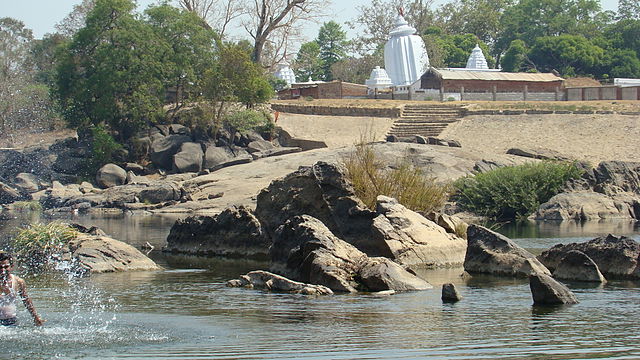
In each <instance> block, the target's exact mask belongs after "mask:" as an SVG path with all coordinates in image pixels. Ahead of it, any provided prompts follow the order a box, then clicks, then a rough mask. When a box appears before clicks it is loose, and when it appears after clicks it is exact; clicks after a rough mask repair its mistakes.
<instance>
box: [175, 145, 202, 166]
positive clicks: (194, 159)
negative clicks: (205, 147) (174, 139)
mask: <svg viewBox="0 0 640 360" xmlns="http://www.w3.org/2000/svg"><path fill="white" fill-rule="evenodd" d="M203 156H204V153H203V152H202V146H201V145H200V144H198V143H193V142H186V143H183V144H182V145H181V146H180V151H178V152H177V153H176V154H175V155H173V171H175V172H178V173H185V172H199V171H200V170H202V158H203Z"/></svg>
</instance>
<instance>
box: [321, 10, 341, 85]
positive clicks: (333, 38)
mask: <svg viewBox="0 0 640 360" xmlns="http://www.w3.org/2000/svg"><path fill="white" fill-rule="evenodd" d="M316 42H317V43H318V46H319V47H320V58H321V59H322V72H323V76H322V80H324V81H331V80H333V74H332V73H331V66H333V64H335V63H337V62H338V61H340V60H341V59H342V58H343V57H344V56H345V47H346V45H347V34H346V33H345V32H344V31H343V30H342V27H341V26H340V25H339V24H338V23H337V22H335V21H329V22H326V23H324V24H323V25H322V27H321V28H320V31H319V32H318V38H317V39H316Z"/></svg>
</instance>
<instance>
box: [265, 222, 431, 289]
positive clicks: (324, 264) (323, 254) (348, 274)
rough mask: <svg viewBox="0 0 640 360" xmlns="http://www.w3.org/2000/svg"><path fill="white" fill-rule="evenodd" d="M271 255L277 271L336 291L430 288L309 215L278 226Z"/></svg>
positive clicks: (424, 282) (273, 266)
mask: <svg viewBox="0 0 640 360" xmlns="http://www.w3.org/2000/svg"><path fill="white" fill-rule="evenodd" d="M270 254H271V261H272V268H273V269H274V271H275V272H278V273H282V274H284V275H285V276H287V277H290V278H292V279H295V280H298V281H302V282H307V283H312V284H320V285H324V286H327V287H329V288H330V289H331V290H333V291H337V292H356V291H358V290H363V291H380V290H398V291H400V290H423V289H428V288H431V285H429V284H428V283H427V282H426V281H424V280H422V279H420V278H418V277H416V276H415V275H413V274H411V273H409V272H407V271H406V270H404V269H403V268H402V267H400V266H398V265H397V264H395V263H393V262H391V261H390V260H388V259H382V258H369V257H368V256H367V255H366V254H364V253H363V252H361V251H359V250H358V249H356V248H355V247H354V246H352V245H350V244H348V243H347V242H345V241H343V240H341V239H339V238H337V237H336V236H335V235H334V234H333V233H331V231H330V230H329V229H328V228H327V227H326V226H325V225H324V224H323V223H322V222H320V221H319V220H318V219H315V218H313V217H311V216H308V215H303V216H296V217H293V218H292V219H290V220H289V221H287V222H286V223H285V224H283V225H282V226H281V227H279V228H278V230H277V232H276V235H275V238H274V243H273V245H272V247H271V251H270Z"/></svg>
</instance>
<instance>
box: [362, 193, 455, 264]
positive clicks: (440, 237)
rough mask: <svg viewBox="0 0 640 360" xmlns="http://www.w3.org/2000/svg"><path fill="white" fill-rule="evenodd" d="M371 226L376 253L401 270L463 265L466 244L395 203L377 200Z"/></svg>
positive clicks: (386, 199) (393, 201)
mask: <svg viewBox="0 0 640 360" xmlns="http://www.w3.org/2000/svg"><path fill="white" fill-rule="evenodd" d="M376 212H377V213H378V214H380V215H378V216H377V217H376V218H375V219H374V220H373V224H372V228H373V230H372V231H373V237H372V243H375V244H376V245H377V246H378V249H376V251H375V252H376V253H379V254H381V255H382V256H385V257H388V258H389V259H392V260H394V261H395V262H397V263H398V264H401V265H403V266H422V267H447V266H457V265H462V263H463V262H464V258H465V253H466V250H467V241H466V240H465V239H462V238H460V237H458V236H456V235H454V234H451V233H447V231H446V230H445V229H444V228H442V227H441V226H439V225H438V224H436V223H434V222H433V221H431V220H429V219H427V218H425V217H423V216H422V215H420V214H418V213H416V212H415V211H412V210H409V209H407V208H405V207H404V206H403V205H401V204H399V203H398V201H397V200H395V199H393V198H390V197H387V196H378V199H377V207H376Z"/></svg>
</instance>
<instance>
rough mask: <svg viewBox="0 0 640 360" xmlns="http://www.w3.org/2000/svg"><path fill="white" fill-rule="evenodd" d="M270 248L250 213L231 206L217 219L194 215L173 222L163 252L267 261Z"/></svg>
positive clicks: (215, 217)
mask: <svg viewBox="0 0 640 360" xmlns="http://www.w3.org/2000/svg"><path fill="white" fill-rule="evenodd" d="M270 245H271V241H270V240H269V238H268V237H266V236H265V234H264V232H263V231H262V226H261V225H260V222H259V221H258V219H256V218H255V216H253V214H252V213H251V211H250V210H248V209H247V208H245V207H238V208H236V207H233V208H229V209H227V210H225V211H223V212H222V213H220V214H218V215H216V216H196V217H188V218H186V219H183V220H178V221H176V223H175V224H174V225H173V226H172V227H171V231H170V233H169V236H168V237H167V245H166V247H165V248H164V249H163V251H167V252H176V253H183V254H192V255H208V256H214V255H215V256H229V257H242V258H247V257H249V258H267V257H268V253H269V246H270Z"/></svg>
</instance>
